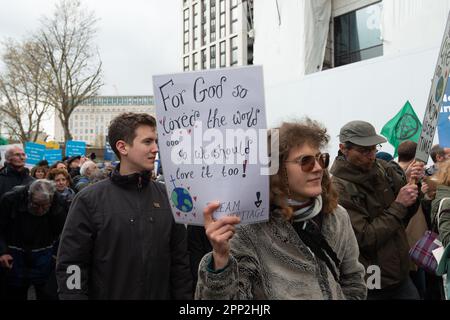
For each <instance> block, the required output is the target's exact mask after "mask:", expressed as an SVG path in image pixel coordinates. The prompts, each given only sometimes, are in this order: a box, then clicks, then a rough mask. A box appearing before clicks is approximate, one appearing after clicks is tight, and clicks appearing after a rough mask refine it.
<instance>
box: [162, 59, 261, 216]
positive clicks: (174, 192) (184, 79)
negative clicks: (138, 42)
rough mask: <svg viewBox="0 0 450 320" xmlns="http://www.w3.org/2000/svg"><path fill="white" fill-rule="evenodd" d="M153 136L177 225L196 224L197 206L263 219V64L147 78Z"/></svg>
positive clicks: (220, 214)
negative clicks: (213, 203)
mask: <svg viewBox="0 0 450 320" xmlns="http://www.w3.org/2000/svg"><path fill="white" fill-rule="evenodd" d="M153 88H154V96H155V103H156V117H157V121H158V126H157V127H158V141H159V150H160V156H161V165H162V167H163V170H164V179H165V182H166V188H167V193H168V196H169V202H170V205H171V208H172V212H173V214H174V217H175V220H176V221H177V222H178V223H187V224H194V225H203V209H204V208H205V207H206V206H207V204H208V203H209V202H211V201H215V200H217V201H219V202H220V208H219V209H218V210H217V211H216V213H215V218H216V219H219V218H220V217H222V216H225V215H237V216H240V217H241V223H243V224H248V223H256V222H262V221H267V220H268V217H269V176H268V175H267V174H265V173H262V172H264V170H263V167H264V166H265V165H267V164H268V159H267V122H266V113H265V102H264V84H263V72H262V67H260V66H252V67H241V68H229V69H218V70H207V71H201V72H189V73H187V72H186V73H179V74H171V75H161V76H154V77H153Z"/></svg>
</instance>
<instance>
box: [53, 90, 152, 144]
mask: <svg viewBox="0 0 450 320" xmlns="http://www.w3.org/2000/svg"><path fill="white" fill-rule="evenodd" d="M124 112H143V113H149V114H151V115H152V116H155V105H154V100H153V96H96V97H92V98H89V99H87V100H86V101H85V102H84V103H83V104H82V105H80V106H78V107H77V108H76V109H75V110H74V112H73V113H72V115H71V117H70V120H69V128H70V132H71V133H72V136H73V140H78V141H85V142H86V143H87V144H88V145H91V146H97V147H101V146H104V145H105V138H106V136H107V135H108V126H109V123H110V121H111V120H112V119H114V117H116V116H118V115H119V114H121V113H124ZM55 140H56V141H58V142H62V141H64V131H63V129H62V126H61V122H60V121H59V119H58V117H57V116H55Z"/></svg>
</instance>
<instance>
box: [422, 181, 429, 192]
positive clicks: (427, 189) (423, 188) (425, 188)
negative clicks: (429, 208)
mask: <svg viewBox="0 0 450 320" xmlns="http://www.w3.org/2000/svg"><path fill="white" fill-rule="evenodd" d="M420 191H422V193H423V194H428V191H430V186H429V185H428V183H426V182H425V181H422V187H421V188H420Z"/></svg>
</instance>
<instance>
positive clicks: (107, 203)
mask: <svg viewBox="0 0 450 320" xmlns="http://www.w3.org/2000/svg"><path fill="white" fill-rule="evenodd" d="M71 265H77V266H78V267H79V268H80V270H81V288H80V289H77V288H75V289H73V290H70V289H69V288H68V287H67V285H66V282H67V280H68V277H69V276H71V274H68V273H67V270H68V267H69V266H71ZM57 279H58V287H59V297H60V298H61V299H190V298H192V292H191V283H192V279H191V273H190V270H189V258H188V254H187V241H186V228H185V227H184V226H183V225H180V224H176V223H175V220H174V218H173V216H172V213H171V210H170V206H169V202H168V199H167V195H166V191H165V188H164V186H163V185H162V184H159V183H156V182H153V181H150V175H149V172H144V173H140V174H138V173H136V174H133V175H129V176H121V175H120V174H119V171H118V168H116V170H115V171H114V172H113V174H112V175H111V177H110V178H109V179H106V180H103V181H100V182H98V183H96V184H93V185H91V186H89V187H86V188H85V189H83V190H82V191H81V192H80V193H78V194H77V195H76V196H75V198H74V200H73V202H72V205H71V207H70V210H69V215H68V217H67V222H66V225H65V227H64V231H63V233H62V236H61V242H60V247H59V253H58V259H57ZM69 281H70V279H69Z"/></svg>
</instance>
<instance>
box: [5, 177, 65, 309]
mask: <svg viewBox="0 0 450 320" xmlns="http://www.w3.org/2000/svg"><path fill="white" fill-rule="evenodd" d="M65 218H66V212H65V210H64V209H63V207H62V205H61V200H60V199H59V196H58V194H57V192H56V187H55V184H54V183H53V181H49V180H44V179H39V180H34V181H33V182H32V183H31V184H30V185H27V186H17V187H15V188H14V189H13V190H11V191H9V192H7V193H5V194H4V196H3V197H2V198H1V200H0V268H2V269H3V270H5V271H6V272H7V277H6V285H7V296H6V298H7V299H12V300H26V299H27V293H28V289H29V287H30V286H31V285H33V286H34V288H35V290H36V298H37V299H38V300H47V299H57V293H56V278H55V273H54V272H55V258H54V256H56V248H57V247H56V242H57V240H58V238H59V235H60V234H61V232H62V229H63V226H64V222H65Z"/></svg>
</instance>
